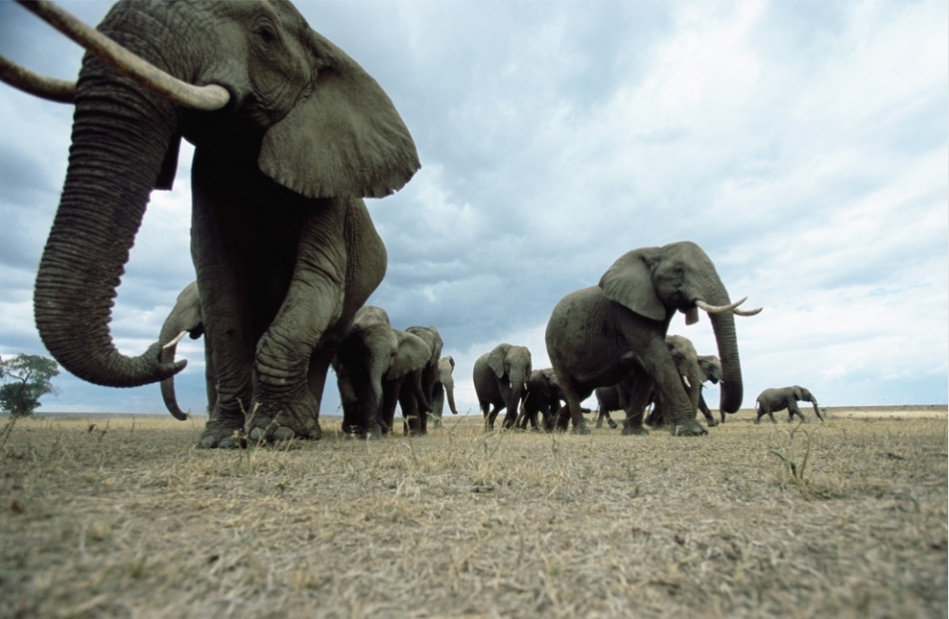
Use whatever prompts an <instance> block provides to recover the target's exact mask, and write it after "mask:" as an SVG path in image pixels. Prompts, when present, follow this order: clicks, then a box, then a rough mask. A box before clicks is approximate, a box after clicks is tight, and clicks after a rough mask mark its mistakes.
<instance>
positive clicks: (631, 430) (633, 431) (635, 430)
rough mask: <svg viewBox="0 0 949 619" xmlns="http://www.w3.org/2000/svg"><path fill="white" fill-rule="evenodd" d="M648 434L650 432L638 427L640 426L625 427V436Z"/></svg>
mask: <svg viewBox="0 0 949 619" xmlns="http://www.w3.org/2000/svg"><path fill="white" fill-rule="evenodd" d="M647 434H649V430H647V429H646V428H644V427H642V426H641V425H638V426H629V425H624V426H623V436H646V435H647Z"/></svg>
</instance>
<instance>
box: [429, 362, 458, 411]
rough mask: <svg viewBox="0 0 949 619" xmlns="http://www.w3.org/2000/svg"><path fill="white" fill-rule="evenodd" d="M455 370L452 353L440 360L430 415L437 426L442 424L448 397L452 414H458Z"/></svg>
mask: <svg viewBox="0 0 949 619" xmlns="http://www.w3.org/2000/svg"><path fill="white" fill-rule="evenodd" d="M454 371H455V359H454V358H453V357H452V356H451V355H448V356H445V357H442V358H441V359H439V360H438V378H437V379H436V380H435V388H434V389H433V391H432V413H431V415H430V417H431V421H432V423H433V424H434V425H435V427H436V428H439V427H441V425H442V411H444V409H445V399H446V397H447V399H448V408H449V410H451V414H452V415H457V414H458V409H457V408H456V407H455V379H454V377H453V376H452V372H454Z"/></svg>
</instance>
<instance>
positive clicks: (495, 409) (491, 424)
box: [485, 404, 504, 431]
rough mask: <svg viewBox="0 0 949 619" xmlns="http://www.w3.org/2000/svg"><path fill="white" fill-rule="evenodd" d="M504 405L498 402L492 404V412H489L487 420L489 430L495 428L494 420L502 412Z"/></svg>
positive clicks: (486, 425)
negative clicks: (499, 404)
mask: <svg viewBox="0 0 949 619" xmlns="http://www.w3.org/2000/svg"><path fill="white" fill-rule="evenodd" d="M502 408H504V407H503V406H498V405H497V404H494V405H492V407H491V412H490V413H487V416H486V420H485V429H486V430H488V431H491V430H494V420H495V419H497V418H498V414H499V413H500V412H501V409H502Z"/></svg>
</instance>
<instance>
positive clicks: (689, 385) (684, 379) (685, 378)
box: [682, 374, 692, 389]
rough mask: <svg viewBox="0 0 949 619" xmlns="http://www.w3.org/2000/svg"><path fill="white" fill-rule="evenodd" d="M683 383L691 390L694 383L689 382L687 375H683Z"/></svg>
mask: <svg viewBox="0 0 949 619" xmlns="http://www.w3.org/2000/svg"><path fill="white" fill-rule="evenodd" d="M682 382H683V383H685V386H686V387H688V388H689V389H691V388H692V383H690V382H689V377H688V376H686V375H685V374H683V375H682Z"/></svg>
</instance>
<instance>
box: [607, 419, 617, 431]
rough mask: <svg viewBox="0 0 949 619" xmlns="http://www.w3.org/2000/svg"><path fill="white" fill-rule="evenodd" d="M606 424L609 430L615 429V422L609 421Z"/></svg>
mask: <svg viewBox="0 0 949 619" xmlns="http://www.w3.org/2000/svg"><path fill="white" fill-rule="evenodd" d="M608 423H609V426H610V430H615V429H616V422H615V421H613V420H612V419H610V420H609V422H608Z"/></svg>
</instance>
